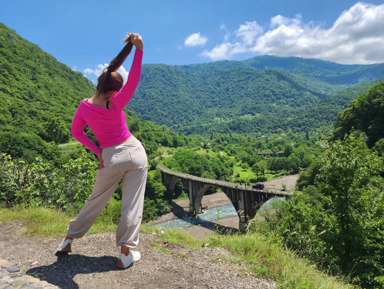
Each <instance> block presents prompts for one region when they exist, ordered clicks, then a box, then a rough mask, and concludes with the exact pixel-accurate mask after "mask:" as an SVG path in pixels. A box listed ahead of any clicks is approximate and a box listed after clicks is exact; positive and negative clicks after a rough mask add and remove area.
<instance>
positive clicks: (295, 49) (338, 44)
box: [202, 2, 384, 64]
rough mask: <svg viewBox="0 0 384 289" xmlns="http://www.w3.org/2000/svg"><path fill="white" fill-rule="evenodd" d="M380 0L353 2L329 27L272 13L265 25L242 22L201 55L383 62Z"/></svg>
mask: <svg viewBox="0 0 384 289" xmlns="http://www.w3.org/2000/svg"><path fill="white" fill-rule="evenodd" d="M383 28H384V4H383V5H377V6H376V5H373V4H367V3H361V2H359V3H356V4H355V5H354V6H352V7H351V8H350V9H349V10H347V11H344V12H343V13H342V14H341V15H340V16H339V18H338V19H337V20H336V21H335V23H334V24H333V25H332V27H330V28H328V29H325V28H323V27H322V26H321V25H315V24H314V23H312V22H310V23H303V20H302V17H301V15H300V14H298V15H296V16H295V17H294V18H286V17H283V16H281V15H277V16H275V17H272V18H271V20H270V25H269V26H268V27H265V28H263V27H261V26H260V25H259V24H257V22H256V21H253V22H246V23H245V24H242V25H240V27H239V29H238V30H237V31H235V32H233V33H231V34H229V35H226V36H225V38H224V42H223V43H222V44H218V45H216V46H215V47H214V48H213V49H212V50H210V51H207V50H206V51H204V52H203V53H202V55H203V56H205V57H208V58H210V59H212V60H220V59H230V58H232V57H233V56H234V55H238V54H242V53H252V54H254V55H259V54H262V55H276V56H297V57H304V58H318V59H324V60H329V61H334V62H338V63H344V64H356V63H359V64H371V63H378V62H384V50H383V49H382V47H384V29H383Z"/></svg>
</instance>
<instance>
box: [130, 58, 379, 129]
mask: <svg viewBox="0 0 384 289" xmlns="http://www.w3.org/2000/svg"><path fill="white" fill-rule="evenodd" d="M383 76H384V64H377V65H339V64H336V63H331V62H327V61H321V60H313V59H300V58H279V57H272V56H260V57H255V58H252V59H250V60H247V61H242V62H240V61H219V62H213V63H206V64H194V65H184V66H170V65H144V66H143V75H142V80H141V82H140V84H139V87H138V89H137V91H136V95H135V98H134V99H133V100H132V101H131V102H130V103H129V104H128V108H129V109H131V110H134V111H135V112H136V113H137V114H138V115H139V116H140V117H141V118H144V119H147V120H150V121H154V122H155V123H157V124H161V125H166V126H168V127H170V128H173V129H176V130H178V131H181V132H183V133H187V134H191V133H197V134H200V133H204V132H222V133H226V132H229V131H231V132H241V133H249V132H265V131H268V130H269V129H270V128H274V127H277V126H281V124H282V123H288V122H289V121H290V120H293V119H296V118H297V116H298V115H301V114H302V113H304V112H305V111H307V110H309V109H311V108H312V107H315V106H316V105H317V104H318V103H320V102H321V101H322V100H324V99H327V98H328V97H330V96H331V95H334V94H336V93H338V92H340V91H342V90H343V89H346V88H348V87H349V86H351V85H355V84H359V83H364V82H366V81H368V80H370V81H372V80H375V79H378V78H380V77H383ZM354 97H356V95H355V94H354ZM347 98H348V97H347ZM324 102H325V103H326V102H327V101H326V100H324ZM344 107H345V104H344ZM344 107H342V108H341V109H340V110H342V109H343V108H344ZM314 121H315V120H314ZM322 123H323V122H322ZM325 123H327V124H329V120H325ZM314 125H316V123H314ZM288 126H291V124H289V125H288ZM300 126H302V125H300Z"/></svg>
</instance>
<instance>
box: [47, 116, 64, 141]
mask: <svg viewBox="0 0 384 289" xmlns="http://www.w3.org/2000/svg"><path fill="white" fill-rule="evenodd" d="M45 130H46V133H47V138H48V141H50V140H52V141H53V142H54V143H55V144H60V143H62V142H66V141H68V139H69V130H68V128H67V126H66V125H65V122H64V121H63V119H62V118H61V117H59V116H51V117H49V118H48V121H47V123H46V125H45Z"/></svg>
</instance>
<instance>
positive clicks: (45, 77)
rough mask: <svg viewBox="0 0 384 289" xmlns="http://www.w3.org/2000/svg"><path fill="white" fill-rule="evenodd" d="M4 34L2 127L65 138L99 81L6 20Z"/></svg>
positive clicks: (0, 51)
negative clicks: (25, 36) (83, 101)
mask: <svg viewBox="0 0 384 289" xmlns="http://www.w3.org/2000/svg"><path fill="white" fill-rule="evenodd" d="M0 39H1V41H0V131H10V132H14V133H21V132H23V133H34V134H36V135H38V136H40V137H41V138H42V139H43V140H45V141H48V142H50V141H55V142H56V143H59V142H66V141H67V140H68V137H69V126H70V123H71V121H72V117H73V115H74V113H75V110H76V107H77V106H78V104H79V103H80V100H81V99H83V98H86V97H89V96H90V95H92V94H93V93H94V85H93V84H92V83H91V82H90V81H89V80H88V79H87V78H85V77H84V76H83V75H82V74H81V73H80V72H75V71H73V70H71V69H70V68H69V67H67V66H66V65H64V64H62V63H59V62H58V61H57V60H56V59H55V58H54V57H52V56H51V55H49V54H48V53H46V52H44V51H43V50H42V49H40V48H39V47H38V46H37V45H35V44H33V43H30V42H28V41H27V40H25V39H23V38H22V37H20V36H19V35H17V34H16V33H15V32H14V31H12V30H11V29H9V28H7V27H6V26H5V25H4V24H1V23H0ZM53 123H54V124H56V125H57V124H58V125H59V127H57V131H56V130H52V125H53Z"/></svg>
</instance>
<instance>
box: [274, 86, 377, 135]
mask: <svg viewBox="0 0 384 289" xmlns="http://www.w3.org/2000/svg"><path fill="white" fill-rule="evenodd" d="M383 80H384V79H383V78H381V79H378V80H375V81H370V82H366V83H362V84H357V85H354V86H351V87H349V88H346V89H344V90H342V91H340V92H339V93H337V94H335V95H333V96H330V97H328V98H326V99H324V100H322V101H321V102H320V103H319V104H317V105H316V106H314V107H312V108H311V109H309V110H306V111H305V112H302V113H299V114H297V115H295V116H294V117H293V118H292V119H289V120H287V121H285V122H283V123H282V124H278V125H275V127H274V130H275V129H277V128H279V127H280V128H283V129H284V130H287V129H291V130H292V131H303V130H305V131H310V130H314V129H317V128H323V129H326V130H327V131H330V130H331V129H332V126H333V122H334V120H335V118H336V116H337V114H338V113H339V112H341V111H342V110H344V109H345V108H346V107H347V106H348V105H349V104H350V102H351V101H352V100H353V99H356V98H357V97H358V96H359V95H360V94H362V93H364V92H367V91H368V90H369V89H370V88H371V87H372V86H374V85H375V84H377V83H379V82H380V81H383Z"/></svg>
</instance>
